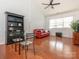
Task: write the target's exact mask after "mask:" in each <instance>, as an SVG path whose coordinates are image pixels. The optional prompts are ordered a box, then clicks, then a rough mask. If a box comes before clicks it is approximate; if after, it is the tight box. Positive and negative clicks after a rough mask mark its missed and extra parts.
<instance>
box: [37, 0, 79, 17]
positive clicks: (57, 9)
mask: <svg viewBox="0 0 79 59" xmlns="http://www.w3.org/2000/svg"><path fill="white" fill-rule="evenodd" d="M36 2H37V5H38V6H39V9H40V11H41V12H42V13H43V14H44V15H46V16H48V15H53V14H58V13H63V12H68V11H74V10H79V0H54V1H53V3H61V4H60V5H56V6H54V8H53V9H52V8H51V7H48V8H47V9H44V8H45V7H46V5H42V3H49V2H50V0H37V1H36Z"/></svg>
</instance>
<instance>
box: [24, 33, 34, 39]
mask: <svg viewBox="0 0 79 59" xmlns="http://www.w3.org/2000/svg"><path fill="white" fill-rule="evenodd" d="M34 38H35V35H34V33H26V39H25V40H34Z"/></svg>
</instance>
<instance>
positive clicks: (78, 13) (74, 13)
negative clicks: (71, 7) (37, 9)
mask: <svg viewBox="0 0 79 59" xmlns="http://www.w3.org/2000/svg"><path fill="white" fill-rule="evenodd" d="M67 16H73V18H74V20H79V11H71V12H66V13H65V12H64V13H60V14H58V15H57V14H56V15H52V16H49V17H47V19H46V22H45V23H46V28H47V29H49V28H48V27H49V26H48V25H49V23H48V22H49V19H55V18H62V17H67ZM49 30H50V32H51V35H55V33H56V32H62V33H63V36H64V37H69V38H72V33H73V32H72V29H69V28H58V29H57V28H54V29H49Z"/></svg>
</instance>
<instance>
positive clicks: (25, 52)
mask: <svg viewBox="0 0 79 59" xmlns="http://www.w3.org/2000/svg"><path fill="white" fill-rule="evenodd" d="M24 48H25V59H27V49H26V45H25V47H24Z"/></svg>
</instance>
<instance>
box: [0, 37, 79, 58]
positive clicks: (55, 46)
mask: <svg viewBox="0 0 79 59" xmlns="http://www.w3.org/2000/svg"><path fill="white" fill-rule="evenodd" d="M35 50H36V54H35V55H34V54H33V50H32V46H30V47H29V50H28V51H27V55H26V56H25V53H24V51H25V50H24V49H21V55H19V54H18V52H15V50H14V45H13V46H12V45H0V59H25V57H27V59H79V45H73V44H72V39H68V38H56V37H46V38H43V39H36V40H35Z"/></svg>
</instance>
